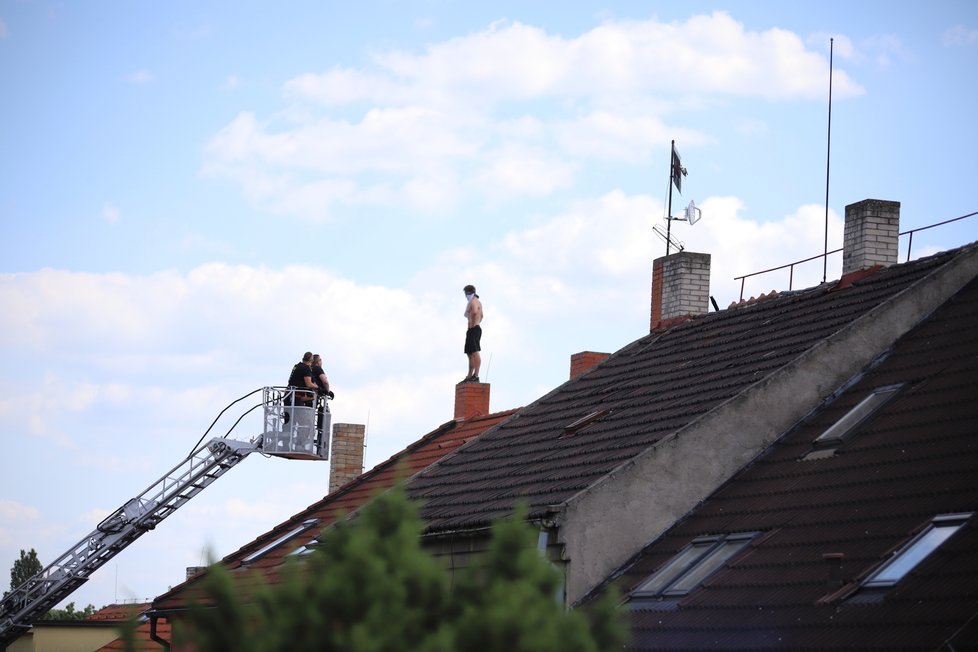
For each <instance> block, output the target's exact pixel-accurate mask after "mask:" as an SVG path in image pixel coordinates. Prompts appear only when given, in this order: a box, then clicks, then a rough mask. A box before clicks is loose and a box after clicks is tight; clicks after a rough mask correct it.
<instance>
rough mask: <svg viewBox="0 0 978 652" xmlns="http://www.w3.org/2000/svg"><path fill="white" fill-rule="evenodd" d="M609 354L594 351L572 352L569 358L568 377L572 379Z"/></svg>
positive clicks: (603, 359) (600, 361)
mask: <svg viewBox="0 0 978 652" xmlns="http://www.w3.org/2000/svg"><path fill="white" fill-rule="evenodd" d="M610 355H611V354H610V353H596V352H594V351H581V352H580V353H574V354H572V355H571V359H570V379H571V380H574V379H575V378H577V377H578V376H580V375H581V374H583V373H584V372H585V371H589V370H590V369H591V368H592V367H594V366H595V365H599V364H601V363H602V362H604V361H605V360H607V359H608V357H609V356H610Z"/></svg>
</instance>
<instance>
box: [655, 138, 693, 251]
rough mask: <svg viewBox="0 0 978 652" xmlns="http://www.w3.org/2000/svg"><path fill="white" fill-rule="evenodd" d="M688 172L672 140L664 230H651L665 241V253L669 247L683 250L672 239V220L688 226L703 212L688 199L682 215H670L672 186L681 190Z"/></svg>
mask: <svg viewBox="0 0 978 652" xmlns="http://www.w3.org/2000/svg"><path fill="white" fill-rule="evenodd" d="M687 174H688V173H687V172H686V168H684V167H683V164H682V161H681V160H680V158H679V152H677V151H676V141H672V158H671V161H670V164H669V207H668V212H667V213H666V232H665V234H663V233H662V231H661V228H660V227H658V226H653V227H652V230H653V231H655V233H656V235H658V236H659V237H660V238H662V239H663V240H665V242H666V255H667V256H668V255H669V249H670V248H671V247H676V249H678V250H679V251H682V250H683V244H682V242H679V241H678V240H673V238H672V223H673V221H678V222H686V223H687V224H689V225H690V226H692V225H694V224H696V223H697V222H699V220H700V217H702V215H703V212H702V211H701V210H700V209H699V208H697V207H696V203H695V202H694V201H692V200H690V202H689V205H688V206H687V207H686V210H685V212H684V214H683V217H673V216H672V186H673V185H675V186H676V190H678V191H679V192H680V194H681V193H682V191H683V177H685V176H686V175H687Z"/></svg>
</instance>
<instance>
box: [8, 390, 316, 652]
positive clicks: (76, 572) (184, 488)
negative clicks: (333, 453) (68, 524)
mask: <svg viewBox="0 0 978 652" xmlns="http://www.w3.org/2000/svg"><path fill="white" fill-rule="evenodd" d="M256 391H259V390H256ZM261 391H263V400H262V404H261V405H263V406H264V432H263V433H262V434H261V435H258V436H256V437H255V438H254V439H253V440H252V441H241V440H237V439H228V438H227V437H215V438H213V439H211V440H210V441H208V442H207V443H205V444H202V445H199V446H198V447H197V448H195V449H194V451H193V452H192V453H191V454H190V455H188V456H187V457H186V458H185V459H184V460H183V461H182V462H180V463H179V464H177V466H175V467H173V469H171V470H170V471H169V472H167V473H165V474H164V475H163V476H162V477H161V478H160V479H159V480H157V481H156V482H154V483H153V484H152V485H150V486H149V487H147V488H146V490H145V491H143V492H142V493H140V494H139V495H137V496H136V497H135V498H132V499H130V500H128V501H127V502H126V503H125V504H123V505H122V506H121V507H119V508H118V509H117V510H115V511H114V512H113V513H112V514H110V515H109V516H108V517H106V518H105V519H104V520H103V521H102V522H101V523H99V524H98V525H97V526H96V528H95V529H94V530H93V531H92V532H90V533H89V534H88V535H87V536H85V537H84V538H82V539H81V540H80V541H79V542H78V543H77V544H75V545H74V546H72V547H71V548H70V549H69V550H68V551H67V552H65V553H64V554H63V555H61V556H60V557H58V559H56V560H55V561H54V562H52V563H51V564H49V565H48V566H47V567H46V568H44V569H43V570H42V571H41V572H39V573H38V574H37V575H35V576H34V577H32V578H31V579H29V580H27V581H26V582H24V583H23V584H22V585H20V586H19V587H17V588H16V589H14V590H13V591H11V592H10V593H8V594H7V595H6V596H4V598H3V600H2V601H0V647H4V648H5V647H6V646H7V645H8V644H9V643H11V642H12V641H13V640H15V639H16V638H18V637H19V636H20V635H21V634H22V633H24V632H25V631H27V630H28V629H30V627H31V624H32V623H33V622H34V621H36V620H38V619H39V618H41V617H42V616H43V615H44V614H45V613H47V612H48V611H49V610H50V609H52V608H53V607H54V606H55V605H57V604H58V603H59V602H61V601H62V600H64V599H65V598H67V597H68V596H69V595H71V593H72V592H74V591H75V589H77V588H78V587H79V586H81V585H82V584H84V583H85V582H86V581H87V580H88V578H89V577H90V576H91V574H92V573H94V572H95V571H96V570H98V569H99V568H101V567H102V566H103V565H104V564H105V563H106V562H108V561H109V560H111V559H112V558H113V557H115V556H116V555H117V554H119V553H120V552H121V551H122V550H124V549H125V548H126V547H128V546H129V545H130V544H131V543H132V542H133V541H135V540H136V539H138V538H139V537H140V536H142V535H143V534H144V533H146V532H148V531H149V530H152V529H154V528H155V527H156V526H157V524H159V523H160V522H161V521H162V520H163V519H165V518H166V517H167V516H169V515H170V514H172V513H173V512H175V511H176V510H178V509H179V508H180V507H181V506H183V505H184V504H185V503H186V502H187V501H188V500H190V499H191V498H193V497H194V496H196V495H197V494H198V493H200V492H201V491H203V490H204V489H206V488H207V487H208V486H209V485H210V484H211V483H212V482H214V481H215V480H217V479H218V478H219V477H221V476H222V475H224V474H225V473H227V472H228V471H229V470H231V469H232V468H234V467H235V466H236V465H237V464H238V463H239V462H241V461H242V460H243V459H244V458H246V457H247V456H248V455H249V454H251V453H253V452H255V451H261V452H262V453H263V454H265V455H274V456H278V457H287V458H291V459H317V460H322V459H327V458H328V451H329V446H328V443H329V441H328V440H329V420H330V414H329V410H328V406H326V404H325V397H322V398H321V399H320V401H321V402H320V407H322V408H323V412H322V413H321V414H322V417H321V418H320V419H319V423H318V424H317V412H316V408H315V407H311V406H308V405H302V404H299V403H297V401H296V396H295V394H296V390H295V389H294V388H280V387H265V388H264V389H263V390H261ZM254 393H255V392H252V394H254ZM250 395H251V394H249V395H247V396H250ZM247 396H245V397H242V399H243V398H247ZM242 399H238V400H239V401H240V400H242ZM235 403H237V401H235ZM233 404H234V403H232V405H233ZM229 407H231V406H230V405H229V406H228V408H229ZM255 407H258V406H255ZM252 409H253V408H252ZM226 410H227V408H225V411H226ZM249 412H250V410H249ZM223 413H224V412H223V411H222V412H221V414H223ZM246 414H247V413H246ZM243 416H244V415H242V417H243ZM218 418H220V415H218ZM214 422H215V423H216V422H217V419H215V421H214ZM238 422H240V418H239V419H238ZM213 425H214V424H211V426H212V427H213ZM235 425H237V423H235ZM232 429H233V426H232ZM208 430H209V429H208ZM204 436H205V437H206V436H207V435H206V433H205V435H204Z"/></svg>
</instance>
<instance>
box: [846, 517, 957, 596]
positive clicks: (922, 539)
mask: <svg viewBox="0 0 978 652" xmlns="http://www.w3.org/2000/svg"><path fill="white" fill-rule="evenodd" d="M972 516H974V512H959V513H956V514H940V515H938V516H935V517H934V518H933V519H931V521H930V522H929V523H928V524H927V525H926V526H925V527H924V528H923V529H922V530H921V531H920V532H918V533H917V534H916V535H915V536H913V537H912V538H911V539H910V540H909V541H908V542H907V543H906V544H904V545H903V546H901V547H900V548H898V549H897V550H896V551H894V552H893V554H892V555H890V557H889V558H888V559H886V560H885V561H883V562H882V563H881V564H880V565H879V567H878V568H877V569H876V570H874V571H873V572H872V573H870V574H869V575H868V576H867V577H866V579H865V580H863V582H862V586H863V587H864V588H867V589H887V588H889V587H891V586H894V585H895V584H897V583H898V582H900V580H902V579H903V578H905V577H906V576H907V575H909V574H910V573H911V572H912V571H913V570H914V569H915V568H917V567H918V566H920V564H922V563H923V562H924V561H925V560H926V559H927V558H928V557H930V556H931V555H932V554H933V553H934V552H935V551H936V550H937V549H938V548H940V547H941V546H942V545H944V543H945V542H946V541H947V540H948V539H950V538H951V537H953V536H954V535H955V534H956V533H957V532H959V531H960V530H961V528H963V527H964V526H965V524H966V523H967V522H968V520H969V519H970V518H971V517H972ZM940 530H949V532H947V533H944V534H943V535H941V538H940V539H939V540H937V538H935V537H933V536H932V535H933V534H934V533H937V532H939V531H940ZM904 564H908V565H907V566H906V568H903V569H902V570H901V571H900V572H899V573H896V572H894V569H895V568H899V567H900V566H902V565H904Z"/></svg>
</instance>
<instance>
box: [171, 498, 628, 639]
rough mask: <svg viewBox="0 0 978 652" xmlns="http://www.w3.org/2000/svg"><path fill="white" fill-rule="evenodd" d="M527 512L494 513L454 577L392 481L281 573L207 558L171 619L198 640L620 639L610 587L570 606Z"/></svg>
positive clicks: (183, 636)
mask: <svg viewBox="0 0 978 652" xmlns="http://www.w3.org/2000/svg"><path fill="white" fill-rule="evenodd" d="M524 517H525V511H520V512H518V513H517V514H516V515H515V516H514V517H513V518H511V519H508V520H506V521H503V522H500V523H498V524H497V525H496V526H495V527H494V530H493V540H492V543H491V546H490V548H491V549H490V551H489V553H488V555H487V557H486V565H485V566H483V567H482V568H481V569H479V571H478V572H474V571H473V572H469V573H468V574H467V575H466V576H465V577H464V578H463V579H462V580H461V581H460V582H459V585H458V586H457V587H456V588H454V589H452V588H451V586H450V578H449V576H448V573H447V572H446V570H445V569H444V568H443V567H442V566H441V565H440V564H439V563H438V562H437V561H436V560H435V559H434V558H433V557H432V556H431V555H430V554H428V553H427V552H426V551H424V550H423V549H422V547H421V531H422V523H421V520H420V518H419V517H418V514H417V509H416V507H415V506H414V504H413V503H411V502H410V501H409V499H408V498H407V496H406V494H405V492H404V491H403V489H401V488H398V489H396V490H392V491H390V492H387V493H385V494H383V495H381V496H379V497H378V498H376V499H375V500H373V501H371V503H370V504H368V505H367V506H366V507H365V508H364V509H363V510H362V511H361V512H360V513H359V514H358V515H357V518H355V519H353V520H348V521H342V522H340V523H339V524H337V525H336V526H334V527H332V528H329V529H327V530H326V531H324V533H323V535H322V536H321V537H320V541H321V546H319V547H318V549H317V550H316V551H315V552H313V553H311V554H309V555H307V556H305V557H302V558H301V559H293V560H292V561H291V562H290V563H289V564H287V565H286V566H285V567H284V568H283V578H282V581H281V582H279V583H276V584H274V585H271V586H269V585H266V584H264V583H261V582H260V581H258V582H256V581H255V580H253V579H245V580H242V579H236V578H234V577H232V575H231V574H230V573H229V572H227V571H226V570H224V569H223V568H222V567H220V566H213V567H212V568H211V571H210V572H209V577H208V579H207V580H206V582H205V584H206V589H205V593H204V595H203V596H202V599H201V604H198V605H195V606H194V607H193V608H192V609H191V611H190V617H189V619H188V621H187V622H186V623H177V625H178V627H177V632H176V635H177V637H178V641H179V642H181V643H190V645H191V646H192V647H193V649H195V650H198V651H199V652H208V651H217V650H239V651H242V652H249V651H256V652H257V651H259V650H260V651H263V652H264V651H271V650H290V651H296V652H303V651H305V650H310V651H311V650H316V651H320V650H324V651H329V650H344V651H354V652H374V651H378V652H379V651H381V650H412V651H415V650H416V651H420V652H439V651H446V652H447V651H456V650H457V651H461V652H465V651H467V650H472V651H476V650H478V651H479V652H521V651H523V650H526V651H528V652H529V651H533V652H546V651H548V650H555V651H556V650H561V651H563V650H570V651H576V650H580V651H582V652H583V651H589V650H606V649H613V648H615V647H619V646H620V645H621V642H622V636H623V634H622V633H623V628H622V627H621V623H620V618H619V615H618V613H617V612H616V611H615V608H614V598H613V597H610V598H608V599H607V600H606V601H604V602H602V603H601V604H600V605H599V606H598V607H597V608H596V609H595V610H593V611H589V613H584V612H582V611H567V610H565V609H564V607H563V606H562V605H561V604H560V603H559V602H558V600H557V591H558V589H559V586H560V578H559V574H558V572H557V571H556V570H555V569H554V568H553V567H552V566H551V565H550V564H549V563H548V562H547V561H546V560H544V559H543V557H542V556H541V555H540V554H539V553H538V552H537V550H536V547H535V534H534V531H533V530H532V529H531V528H530V527H529V526H528V525H527V524H526V523H525V521H524ZM206 605H211V606H206ZM179 625H183V626H179ZM181 639H182V640H181Z"/></svg>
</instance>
